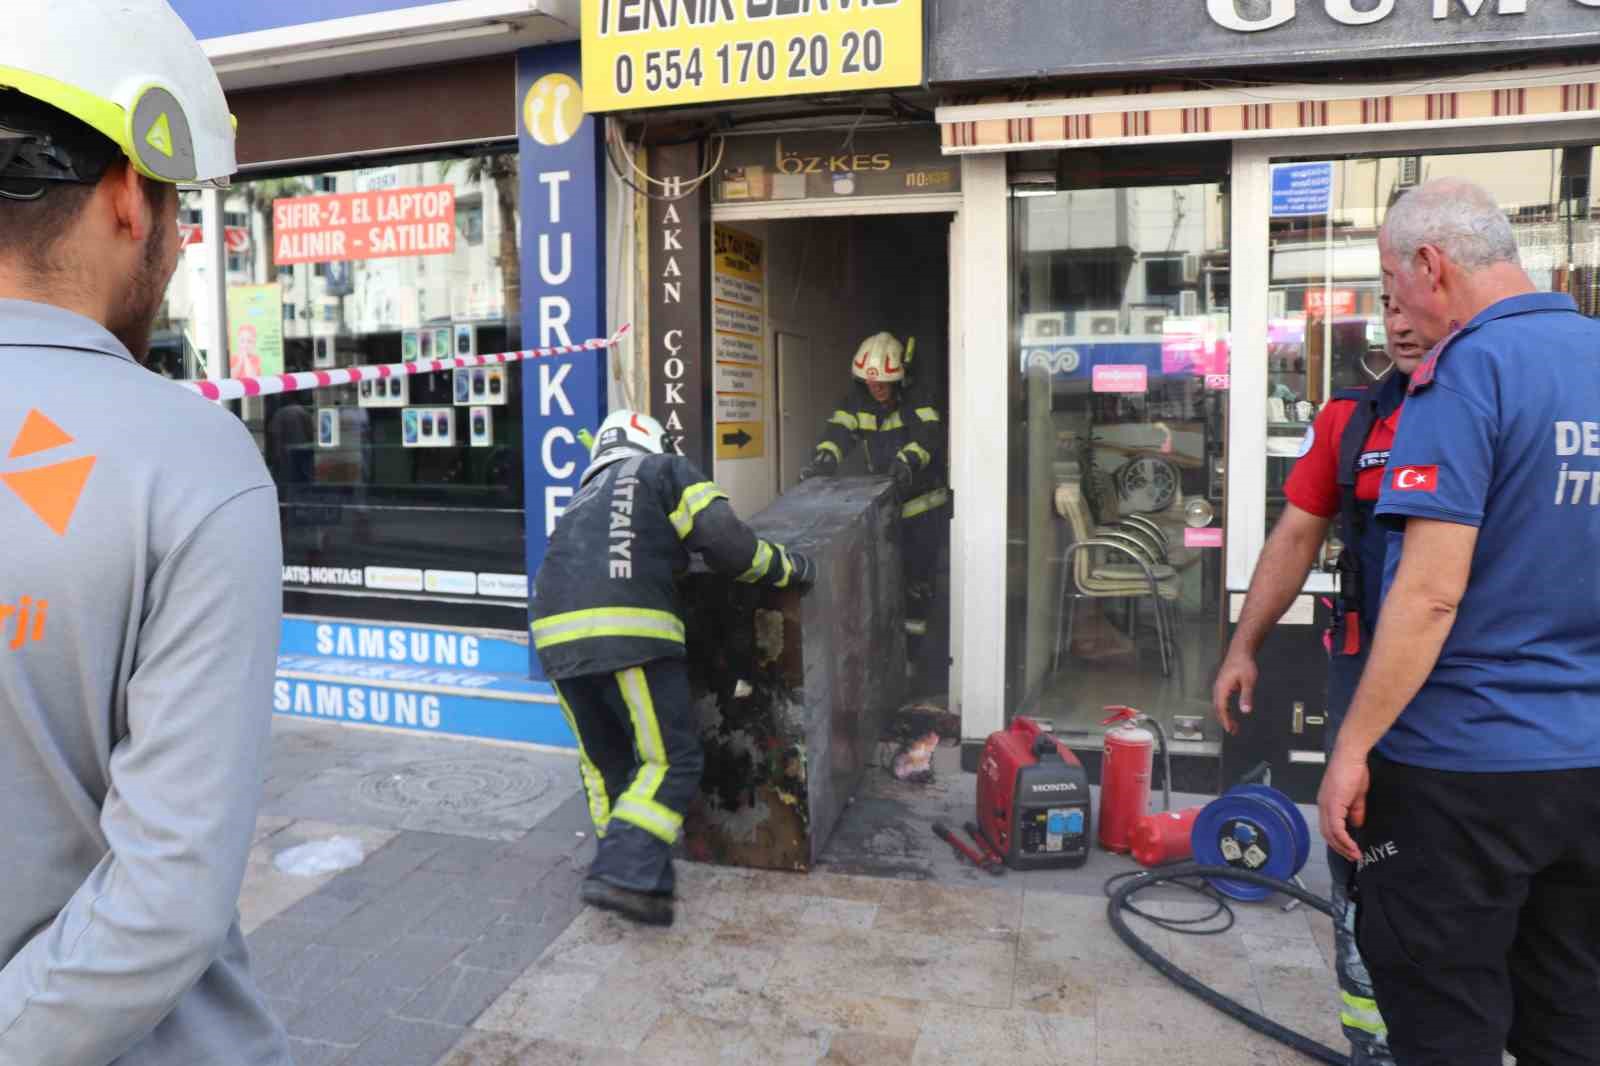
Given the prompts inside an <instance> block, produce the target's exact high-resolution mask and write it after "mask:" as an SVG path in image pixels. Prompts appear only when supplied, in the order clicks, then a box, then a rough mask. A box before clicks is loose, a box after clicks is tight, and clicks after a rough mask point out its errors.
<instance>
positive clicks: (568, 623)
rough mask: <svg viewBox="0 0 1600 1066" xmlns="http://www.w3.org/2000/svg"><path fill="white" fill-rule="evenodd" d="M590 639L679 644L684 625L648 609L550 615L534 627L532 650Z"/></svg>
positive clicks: (670, 615) (598, 609)
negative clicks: (626, 639) (617, 638)
mask: <svg viewBox="0 0 1600 1066" xmlns="http://www.w3.org/2000/svg"><path fill="white" fill-rule="evenodd" d="M591 637H647V638H651V639H654V640H670V641H674V642H675V643H678V644H682V643H683V642H684V630H683V621H682V620H681V619H680V618H679V617H678V616H677V615H675V614H673V613H671V612H670V611H655V610H651V609H649V608H647V607H594V608H591V609H589V610H586V611H568V612H566V613H565V614H553V615H551V616H550V617H549V618H541V619H539V620H538V621H536V622H534V623H533V645H534V647H535V648H550V647H554V646H555V645H557V644H566V643H568V642H570V641H574V640H588V639H589V638H591Z"/></svg>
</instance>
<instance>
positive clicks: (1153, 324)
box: [1006, 145, 1232, 787]
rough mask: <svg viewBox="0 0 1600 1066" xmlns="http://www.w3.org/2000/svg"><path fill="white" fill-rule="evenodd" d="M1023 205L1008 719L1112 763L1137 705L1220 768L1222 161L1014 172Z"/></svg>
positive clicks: (1109, 156)
mask: <svg viewBox="0 0 1600 1066" xmlns="http://www.w3.org/2000/svg"><path fill="white" fill-rule="evenodd" d="M1010 204H1011V211H1010V215H1011V224H1012V238H1011V247H1012V286H1011V292H1012V294H1013V295H1012V298H1013V308H1012V347H1011V360H1010V369H1009V374H1010V390H1009V392H1010V399H1011V409H1010V413H1009V417H1010V420H1011V431H1010V441H1011V449H1012V453H1011V456H1010V464H1009V465H1010V469H1009V477H1010V482H1011V486H1010V494H1009V495H1010V499H1011V501H1012V506H1011V514H1010V516H1009V559H1008V572H1009V581H1008V603H1007V607H1008V612H1007V613H1008V628H1007V632H1008V636H1007V641H1006V647H1007V649H1008V658H1009V661H1008V663H1007V692H1008V699H1007V706H1008V707H1009V708H1012V709H1015V710H1018V711H1020V712H1022V713H1029V714H1034V715H1037V716H1040V717H1043V718H1047V719H1050V720H1051V721H1053V723H1054V725H1055V728H1056V730H1057V731H1058V732H1059V733H1061V734H1063V735H1064V737H1065V739H1067V740H1068V742H1069V743H1072V744H1074V745H1075V746H1080V747H1084V748H1088V749H1098V748H1099V746H1100V743H1101V737H1102V735H1103V733H1104V726H1102V725H1101V719H1102V718H1103V717H1104V710H1103V708H1104V707H1106V706H1107V705H1110V704H1127V705H1131V706H1134V707H1138V708H1139V709H1141V710H1143V711H1145V712H1147V713H1149V714H1151V715H1153V716H1156V717H1158V718H1160V719H1161V720H1162V721H1163V723H1164V725H1165V726H1166V728H1167V731H1168V735H1169V736H1171V737H1173V738H1175V739H1174V751H1175V752H1179V753H1182V754H1190V755H1196V754H1201V755H1206V756H1207V759H1208V761H1209V760H1213V759H1214V756H1215V753H1216V750H1217V740H1218V737H1217V733H1216V727H1215V725H1214V723H1212V722H1211V720H1210V715H1209V712H1208V710H1207V708H1208V705H1209V700H1208V695H1207V694H1208V692H1209V689H1210V684H1211V680H1210V679H1211V673H1212V668H1213V664H1214V663H1215V660H1216V656H1217V654H1218V650H1219V644H1218V640H1219V637H1220V629H1219V624H1218V623H1219V608H1220V604H1221V603H1222V596H1223V591H1224V590H1223V583H1222V578H1223V567H1222V551H1221V549H1222V546H1223V483H1222V475H1223V471H1224V452H1225V442H1226V439H1227V434H1226V413H1227V390H1228V383H1229V378H1228V365H1229V340H1228V338H1229V328H1230V319H1229V309H1230V292H1231V281H1230V279H1231V277H1232V271H1231V266H1230V261H1229V239H1228V238H1229V232H1230V229H1229V192H1228V178H1227V152H1226V146H1224V145H1203V146H1200V148H1199V149H1197V150H1196V149H1186V148H1181V147H1180V146H1176V145H1173V146H1165V147H1164V148H1163V149H1161V150H1159V151H1148V152H1147V151H1139V150H1131V149H1118V150H1115V151H1110V152H1097V151H1095V150H1092V149H1078V150H1072V151H1066V152H1060V153H1053V152H1046V153H1030V154H1025V155H1016V156H1013V157H1012V159H1011V174H1010ZM1209 765H1210V772H1209V773H1208V774H1203V777H1204V778H1205V780H1206V783H1205V784H1203V785H1202V786H1201V787H1210V784H1211V783H1212V782H1214V779H1215V763H1214V761H1210V762H1209ZM1180 781H1181V779H1180Z"/></svg>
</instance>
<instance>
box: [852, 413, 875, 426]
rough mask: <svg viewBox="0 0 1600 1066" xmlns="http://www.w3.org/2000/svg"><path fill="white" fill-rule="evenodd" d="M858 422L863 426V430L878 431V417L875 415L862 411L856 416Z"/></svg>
mask: <svg viewBox="0 0 1600 1066" xmlns="http://www.w3.org/2000/svg"><path fill="white" fill-rule="evenodd" d="M856 421H857V422H859V423H860V424H861V428H862V429H870V430H876V429H877V428H878V416H877V415H875V414H869V413H868V412H866V411H862V412H861V413H859V414H858V415H856Z"/></svg>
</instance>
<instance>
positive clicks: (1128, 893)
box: [1106, 862, 1350, 1066]
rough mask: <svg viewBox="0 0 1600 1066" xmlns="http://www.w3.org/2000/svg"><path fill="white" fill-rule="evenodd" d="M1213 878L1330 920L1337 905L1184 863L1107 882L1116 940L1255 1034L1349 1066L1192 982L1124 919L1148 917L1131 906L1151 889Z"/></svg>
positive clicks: (1285, 884)
mask: <svg viewBox="0 0 1600 1066" xmlns="http://www.w3.org/2000/svg"><path fill="white" fill-rule="evenodd" d="M1210 877H1222V878H1227V879H1228V880H1230V881H1243V882H1246V883H1247V884H1253V885H1261V886H1262V887H1265V888H1271V889H1274V890H1276V891H1278V892H1282V893H1283V894H1284V895H1286V896H1293V897H1294V898H1295V899H1298V900H1299V901H1300V902H1302V903H1304V904H1306V905H1307V906H1311V907H1315V908H1316V909H1317V910H1319V911H1321V912H1322V913H1323V914H1326V915H1327V916H1328V917H1329V918H1332V917H1333V916H1334V914H1333V904H1331V903H1329V902H1328V901H1327V900H1325V899H1323V898H1322V897H1321V896H1318V895H1317V894H1316V893H1314V892H1309V891H1307V890H1306V889H1304V888H1301V887H1300V886H1299V885H1297V884H1293V883H1292V882H1289V881H1279V880H1278V879H1276V878H1273V877H1267V876H1265V875H1263V874H1258V873H1253V872H1251V871H1249V870H1236V869H1234V868H1233V867H1231V866H1205V865H1202V864H1200V863H1195V862H1186V863H1178V864H1177V865H1173V866H1164V867H1160V868H1158V869H1155V870H1139V871H1135V872H1132V873H1131V874H1129V875H1122V876H1119V877H1114V878H1112V879H1111V880H1110V881H1107V882H1106V892H1107V893H1108V894H1109V895H1110V896H1111V899H1110V900H1109V902H1107V904H1106V919H1107V920H1108V921H1109V922H1110V923H1111V928H1112V929H1113V930H1115V931H1116V934H1117V936H1118V937H1120V938H1121V939H1122V942H1123V943H1124V944H1127V945H1128V947H1129V948H1131V949H1133V952H1134V954H1136V955H1138V956H1139V957H1140V958H1141V959H1143V960H1144V961H1145V962H1148V963H1149V964H1150V965H1151V966H1154V967H1155V968H1156V969H1157V970H1159V971H1160V972H1161V973H1162V974H1163V975H1164V976H1165V977H1166V978H1167V979H1168V980H1170V981H1172V982H1173V983H1174V984H1176V985H1178V986H1179V987H1180V988H1182V989H1183V990H1184V991H1186V992H1189V993H1190V994H1191V995H1194V996H1197V997H1198V998H1200V999H1201V1000H1203V1001H1205V1002H1206V1003H1209V1004H1210V1005H1211V1006H1213V1007H1215V1008H1217V1009H1218V1010H1220V1011H1222V1012H1223V1013H1224V1014H1226V1015H1228V1016H1229V1017H1231V1018H1233V1019H1234V1020H1236V1021H1239V1022H1242V1023H1243V1024H1245V1025H1248V1026H1249V1027H1250V1028H1251V1029H1254V1030H1255V1031H1256V1032H1258V1033H1261V1034H1263V1035H1265V1036H1270V1037H1271V1038H1272V1039H1274V1040H1276V1041H1278V1042H1279V1043H1280V1044H1284V1045H1286V1046H1288V1047H1291V1048H1294V1049H1295V1050H1296V1051H1298V1052H1300V1053H1301V1054H1302V1055H1306V1056H1309V1057H1310V1058H1313V1059H1316V1060H1317V1061H1318V1062H1326V1063H1328V1064H1329V1066H1345V1064H1346V1063H1348V1062H1349V1061H1350V1056H1349V1054H1348V1053H1346V1052H1339V1051H1335V1050H1334V1049H1333V1048H1331V1047H1328V1046H1327V1045H1326V1044H1319V1043H1318V1042H1317V1041H1315V1040H1312V1039H1311V1038H1310V1037H1307V1036H1304V1035H1302V1034H1300V1033H1297V1032H1295V1031H1294V1030H1293V1029H1289V1028H1286V1027H1284V1026H1282V1025H1279V1024H1278V1023H1277V1022H1275V1021H1273V1020H1272V1019H1271V1018H1268V1017H1266V1016H1265V1015H1263V1014H1258V1013H1256V1012H1255V1011H1253V1010H1251V1009H1250V1008H1249V1007H1246V1006H1244V1005H1243V1004H1242V1003H1239V1002H1238V1001H1236V1000H1233V999H1229V998H1228V997H1227V996H1225V995H1223V994H1222V993H1221V992H1218V991H1217V990H1216V989H1214V988H1211V987H1210V986H1208V985H1206V984H1204V983H1203V982H1201V981H1199V980H1198V979H1196V978H1194V977H1192V976H1191V975H1189V974H1188V973H1186V972H1185V971H1183V970H1181V969H1179V968H1178V967H1177V966H1176V965H1174V964H1173V963H1172V962H1171V961H1170V960H1169V959H1166V958H1164V957H1163V956H1162V955H1161V953H1160V952H1158V951H1156V949H1155V948H1152V947H1151V946H1150V945H1149V944H1146V943H1145V942H1144V941H1143V940H1140V939H1139V936H1138V934H1137V933H1135V932H1134V931H1133V930H1132V929H1131V928H1130V927H1129V925H1128V919H1127V917H1126V916H1125V915H1124V914H1123V912H1124V911H1132V912H1133V913H1135V914H1139V915H1141V916H1142V917H1146V918H1148V917H1149V916H1148V915H1146V914H1144V912H1142V911H1139V910H1138V909H1137V908H1135V907H1133V906H1132V905H1131V904H1130V903H1129V902H1128V901H1129V900H1130V899H1131V898H1132V897H1133V895H1134V894H1135V893H1137V892H1140V891H1142V890H1144V889H1146V888H1149V887H1151V886H1152V885H1159V884H1166V883H1169V882H1170V883H1176V884H1180V885H1184V886H1185V887H1190V888H1193V887H1194V886H1193V881H1194V880H1195V879H1198V878H1210ZM1124 880H1125V881H1126V883H1124V884H1121V885H1120V886H1119V887H1116V888H1113V887H1112V886H1113V885H1114V884H1116V883H1117V882H1119V881H1124ZM1223 906H1224V907H1225V908H1226V909H1227V910H1228V914H1229V919H1230V924H1231V920H1232V916H1233V912H1232V908H1227V905H1226V904H1223ZM1157 924H1158V925H1162V926H1164V927H1165V928H1169V929H1173V928H1174V926H1175V925H1178V924H1181V923H1180V920H1178V919H1172V918H1163V919H1161V920H1160V921H1158V922H1157ZM1174 931H1175V932H1186V931H1188V930H1184V929H1174ZM1219 931H1220V930H1219Z"/></svg>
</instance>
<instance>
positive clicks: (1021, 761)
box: [978, 717, 1091, 870]
mask: <svg viewBox="0 0 1600 1066" xmlns="http://www.w3.org/2000/svg"><path fill="white" fill-rule="evenodd" d="M1090 815H1091V811H1090V804H1089V775H1088V774H1086V773H1084V770H1083V764H1082V763H1080V762H1078V758H1077V756H1075V755H1073V754H1072V751H1071V749H1070V748H1068V747H1067V746H1066V745H1065V744H1063V743H1061V742H1060V741H1059V740H1057V739H1056V738H1055V737H1053V736H1051V735H1050V734H1049V733H1047V732H1045V730H1044V728H1043V727H1042V726H1040V724H1039V723H1038V722H1037V721H1035V720H1034V719H1032V718H1022V717H1018V718H1015V719H1012V722H1011V725H1010V726H1009V727H1007V728H1006V729H1004V730H1001V731H1000V732H998V733H995V734H993V735H991V736H990V737H989V741H988V743H987V744H985V745H984V748H983V759H982V760H981V761H980V762H979V764H978V827H979V829H980V830H982V832H983V835H984V837H985V838H986V839H987V841H988V843H989V844H990V845H991V846H992V847H993V848H994V850H995V851H996V852H997V853H998V854H999V855H1001V856H1002V857H1004V859H1005V862H1006V865H1007V866H1010V867H1011V868H1013V869H1016V870H1038V869H1047V868H1050V867H1055V866H1081V865H1083V863H1084V862H1085V861H1087V860H1088V858H1089V825H1090V822H1091V817H1090Z"/></svg>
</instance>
